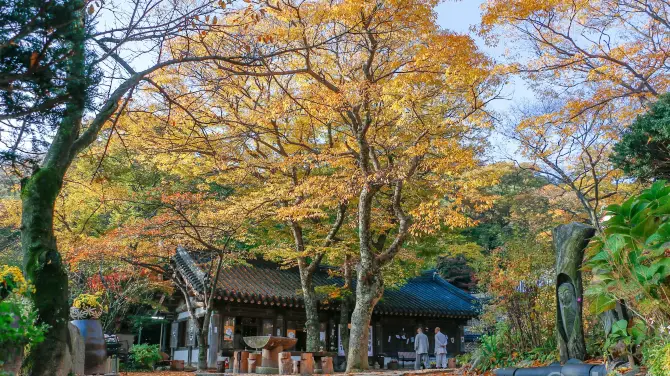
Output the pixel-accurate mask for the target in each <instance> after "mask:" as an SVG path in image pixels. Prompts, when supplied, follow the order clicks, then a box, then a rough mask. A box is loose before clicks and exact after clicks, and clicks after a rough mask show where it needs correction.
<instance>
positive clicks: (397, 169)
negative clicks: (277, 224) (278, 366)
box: [250, 1, 498, 371]
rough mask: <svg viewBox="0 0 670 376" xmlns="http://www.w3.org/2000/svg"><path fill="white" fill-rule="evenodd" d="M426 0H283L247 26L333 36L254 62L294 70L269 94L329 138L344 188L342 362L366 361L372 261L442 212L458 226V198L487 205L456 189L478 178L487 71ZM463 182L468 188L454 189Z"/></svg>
mask: <svg viewBox="0 0 670 376" xmlns="http://www.w3.org/2000/svg"><path fill="white" fill-rule="evenodd" d="M434 5H435V4H434V3H433V2H430V1H410V2H384V3H378V2H363V3H360V2H349V1H346V2H342V3H328V2H317V3H314V4H311V3H310V4H309V6H307V5H306V4H303V5H302V6H299V5H297V4H294V3H293V2H290V1H286V2H280V3H278V4H277V5H276V6H271V7H269V10H268V18H267V20H266V21H267V22H268V24H262V23H261V24H260V25H259V27H263V29H262V30H255V29H250V33H251V35H252V36H254V35H258V38H262V37H263V36H264V35H265V33H266V32H267V30H268V29H270V27H268V26H265V25H271V28H272V30H276V31H277V32H276V33H274V34H273V35H272V37H273V39H275V38H276V39H278V40H283V39H286V40H291V41H292V42H293V43H302V44H304V43H306V42H307V41H312V40H314V39H318V40H324V38H323V35H324V34H326V35H333V34H338V33H339V34H340V35H339V37H337V38H326V39H325V41H326V42H325V43H324V44H322V45H320V46H318V47H317V48H311V49H307V50H306V51H307V52H306V53H304V54H302V55H291V56H290V57H287V56H284V57H282V58H279V59H268V60H266V64H267V66H268V67H269V68H270V71H287V70H288V69H289V68H290V69H293V71H294V72H295V73H296V76H299V78H296V79H294V80H292V81H291V82H290V85H284V86H283V87H282V88H281V92H280V93H279V94H283V95H285V96H287V97H288V99H290V101H291V102H293V103H296V104H297V106H298V108H299V109H300V110H301V113H300V115H301V116H302V117H303V118H304V119H305V124H308V125H309V126H310V127H313V128H315V129H318V130H319V134H320V135H322V136H321V137H322V138H323V139H326V140H328V141H329V142H332V144H333V150H334V151H336V153H333V154H330V155H329V156H330V157H331V159H332V161H331V162H329V163H331V164H333V166H334V167H335V168H336V169H337V170H340V171H342V174H345V175H346V176H347V180H348V181H351V182H352V184H353V187H355V188H354V191H355V192H356V196H357V201H358V202H357V204H356V209H355V210H356V216H357V221H358V223H357V225H356V227H357V233H358V238H359V239H358V248H359V260H360V261H359V264H358V267H357V276H356V301H355V307H354V310H353V313H352V318H351V333H350V336H351V337H350V343H349V353H348V358H347V370H348V371H352V370H354V369H366V368H368V363H367V359H368V358H367V351H366V350H365V349H366V348H367V341H368V338H367V337H368V325H369V322H370V317H371V314H372V310H373V308H374V305H375V304H376V303H377V301H378V300H379V299H380V297H381V295H382V293H383V288H384V277H383V275H382V270H383V269H384V268H385V267H387V266H389V265H390V264H391V262H392V261H393V260H394V258H395V257H396V255H397V254H398V253H399V252H400V251H401V249H402V247H403V245H404V243H405V241H406V240H407V238H408V237H410V236H411V235H412V234H416V235H418V234H421V233H423V232H428V231H432V230H434V229H435V228H437V227H439V223H440V222H444V221H443V220H444V219H447V220H446V222H447V224H448V225H450V226H459V225H460V226H462V225H465V224H466V223H467V222H468V221H467V219H466V217H465V216H464V215H463V213H462V210H463V208H464V207H465V206H467V205H466V204H468V203H469V201H470V200H471V202H472V203H477V204H476V205H472V206H477V205H479V206H481V207H485V206H486V205H487V200H486V199H482V198H481V196H479V195H473V196H471V197H468V196H467V195H468V194H469V193H472V191H473V190H472V189H471V190H468V188H471V187H472V186H477V185H478V184H484V181H486V182H488V181H487V179H486V177H484V176H482V175H477V174H476V173H475V172H473V173H471V174H470V175H468V174H467V173H466V171H467V170H472V169H474V168H475V167H476V166H477V163H478V161H477V157H476V155H477V153H478V152H479V151H480V150H481V149H480V146H481V144H480V138H479V137H478V136H480V135H481V134H478V132H477V130H478V129H480V127H482V126H485V125H486V123H487V122H488V116H487V114H486V113H485V111H483V107H484V105H485V104H486V103H487V101H488V100H490V99H491V98H493V97H495V96H496V95H497V84H498V79H497V77H496V76H495V75H494V74H493V73H492V72H491V69H492V64H491V63H490V62H489V61H488V60H487V59H486V57H485V56H483V55H482V54H481V53H479V52H478V51H477V50H476V47H475V45H474V43H473V41H472V40H471V39H470V38H469V37H466V36H462V35H456V34H452V33H448V32H444V31H440V30H438V29H437V27H436V25H435V22H434V21H435V19H434V15H433V14H432V7H433V6H434ZM254 33H258V34H254ZM317 127H318V128H317ZM468 140H472V141H471V142H470V141H468ZM464 181H469V182H470V183H471V186H470V187H466V188H465V189H462V190H459V189H461V188H464V184H462V183H463V182H464ZM312 188H313V189H314V187H312ZM480 199H481V201H480Z"/></svg>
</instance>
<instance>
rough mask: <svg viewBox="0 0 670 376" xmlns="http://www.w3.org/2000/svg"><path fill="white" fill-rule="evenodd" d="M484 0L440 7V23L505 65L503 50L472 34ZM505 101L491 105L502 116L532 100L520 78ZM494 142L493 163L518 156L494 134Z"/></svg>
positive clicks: (451, 1)
mask: <svg viewBox="0 0 670 376" xmlns="http://www.w3.org/2000/svg"><path fill="white" fill-rule="evenodd" d="M484 2H485V0H460V1H455V0H447V1H444V2H442V3H440V4H439V5H438V6H437V9H436V12H437V22H438V24H439V25H440V26H441V27H442V28H443V29H447V30H450V31H454V32H458V33H464V34H468V33H469V34H471V35H472V36H473V37H474V39H475V41H476V42H477V45H478V46H479V48H481V49H482V50H483V51H484V52H485V53H486V54H488V55H489V56H490V57H492V58H493V59H494V60H495V61H497V62H503V61H504V52H505V51H504V48H503V47H502V46H501V45H499V46H487V45H486V43H484V41H483V40H482V39H481V38H479V37H477V36H476V35H474V33H472V32H471V31H470V29H471V27H472V26H476V25H478V24H479V21H480V19H481V5H482V4H483V3H484ZM503 96H504V97H505V99H498V100H495V101H493V102H491V103H490V106H491V108H492V109H493V110H495V111H499V112H505V111H508V110H509V109H510V108H511V106H512V105H513V104H514V103H515V102H519V101H523V100H526V99H529V98H532V92H531V91H530V90H529V89H528V88H527V86H526V85H525V84H524V82H523V80H521V79H520V78H516V79H513V80H511V81H510V82H509V84H507V85H506V86H505V88H504V90H503ZM489 140H490V141H491V145H492V148H491V150H490V151H489V153H488V154H489V157H490V158H492V159H493V160H504V159H507V157H508V156H511V155H514V154H516V145H515V144H514V143H512V142H510V140H509V139H507V138H505V137H503V136H502V135H500V134H498V133H497V132H494V133H493V134H492V137H491V138H490V139H489Z"/></svg>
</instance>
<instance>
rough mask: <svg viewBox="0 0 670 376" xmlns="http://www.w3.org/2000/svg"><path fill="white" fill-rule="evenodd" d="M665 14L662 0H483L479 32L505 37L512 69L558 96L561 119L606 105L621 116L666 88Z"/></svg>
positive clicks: (618, 118)
mask: <svg viewBox="0 0 670 376" xmlns="http://www.w3.org/2000/svg"><path fill="white" fill-rule="evenodd" d="M668 14H670V13H669V9H668V4H667V2H666V1H663V0H646V1H638V0H598V1H583V2H545V1H528V0H513V1H505V0H490V1H488V2H487V3H486V4H485V5H484V14H483V16H482V25H481V32H482V33H483V34H484V35H485V36H486V37H488V38H491V39H490V41H492V42H495V40H496V38H497V37H499V36H501V35H502V36H504V37H505V38H506V40H507V41H509V40H510V39H512V38H513V39H512V40H513V42H514V43H513V45H512V47H513V48H516V49H518V51H519V54H517V55H514V57H513V61H512V62H511V67H510V68H511V70H512V72H516V73H520V74H521V75H523V76H525V77H526V78H528V79H529V81H530V83H531V85H532V86H533V87H534V88H537V89H538V90H539V91H543V90H546V91H550V92H551V94H554V95H556V96H560V97H564V98H566V100H567V101H566V103H565V106H562V107H560V108H559V109H558V111H557V112H556V115H557V116H559V117H560V118H561V119H562V120H563V121H572V120H573V118H575V117H578V116H580V115H581V114H583V113H585V112H589V111H591V110H596V111H602V110H603V109H605V108H606V109H607V110H606V111H611V112H612V116H613V117H614V118H615V119H616V121H617V122H619V123H626V122H628V121H629V120H632V118H633V117H634V116H635V115H636V114H637V113H639V112H640V111H643V110H644V108H645V107H646V106H647V105H648V104H649V102H650V101H653V100H654V99H655V97H657V96H658V95H660V94H662V93H664V92H666V91H668V85H670V82H669V81H668V79H667V77H668V73H670V72H669V65H668V59H670V53H669V52H668V51H670V50H669V49H668V46H669V44H670V40H668V38H667V35H668V30H669V27H670V20H669V18H668ZM529 51H530V53H528V52H529ZM552 87H553V88H554V89H551V88H552Z"/></svg>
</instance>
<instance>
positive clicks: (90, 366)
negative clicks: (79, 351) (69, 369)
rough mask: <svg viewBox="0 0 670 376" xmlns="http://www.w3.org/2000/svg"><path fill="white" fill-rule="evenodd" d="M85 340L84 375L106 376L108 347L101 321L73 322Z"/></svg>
mask: <svg viewBox="0 0 670 376" xmlns="http://www.w3.org/2000/svg"><path fill="white" fill-rule="evenodd" d="M72 325H74V326H76V327H77V328H78V329H79V332H80V333H81V336H82V337H83V338H84V346H85V347H84V348H85V351H84V373H85V374H86V375H104V374H105V373H106V369H105V368H106V367H105V365H106V360H107V347H106V346H105V337H104V336H103V334H102V326H101V325H100V320H72Z"/></svg>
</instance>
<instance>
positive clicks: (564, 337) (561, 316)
mask: <svg viewBox="0 0 670 376" xmlns="http://www.w3.org/2000/svg"><path fill="white" fill-rule="evenodd" d="M594 234H595V229H594V228H593V227H590V226H587V225H584V224H581V223H574V222H573V223H570V224H568V225H562V226H558V227H556V228H555V229H554V231H553V240H554V248H555V250H556V274H557V275H556V306H557V307H556V308H557V309H556V330H557V331H558V333H559V336H558V345H559V350H560V354H561V363H565V362H566V361H568V359H579V360H584V359H585V358H586V343H585V342H584V327H583V324H582V305H583V304H582V295H583V288H582V273H581V267H582V261H583V259H584V249H585V248H586V246H587V245H588V243H589V240H590V239H591V237H593V235H594Z"/></svg>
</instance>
